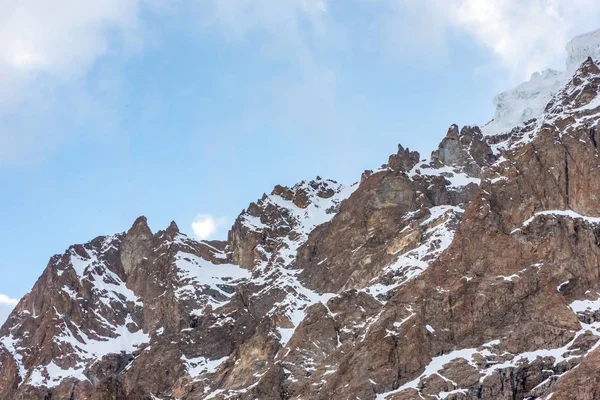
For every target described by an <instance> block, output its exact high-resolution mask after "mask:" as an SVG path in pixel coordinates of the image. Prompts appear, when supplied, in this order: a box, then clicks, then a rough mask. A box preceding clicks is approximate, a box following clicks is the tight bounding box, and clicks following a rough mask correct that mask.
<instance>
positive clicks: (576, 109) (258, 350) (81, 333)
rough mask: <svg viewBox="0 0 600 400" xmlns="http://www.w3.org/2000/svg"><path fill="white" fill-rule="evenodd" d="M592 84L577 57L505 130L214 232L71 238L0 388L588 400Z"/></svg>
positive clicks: (73, 399) (594, 144)
mask: <svg viewBox="0 0 600 400" xmlns="http://www.w3.org/2000/svg"><path fill="white" fill-rule="evenodd" d="M599 94H600V68H598V66H597V63H596V62H595V61H594V60H593V59H588V60H587V61H585V62H584V63H583V64H582V65H581V67H580V68H579V70H577V71H576V73H575V74H574V75H573V77H571V78H570V79H565V82H564V86H563V87H562V88H561V89H560V90H558V91H557V92H556V93H553V96H552V99H551V101H550V103H549V104H548V106H547V107H546V108H545V111H544V113H543V115H541V116H539V117H536V118H533V119H531V120H530V121H528V122H527V123H525V124H523V125H521V126H517V127H515V128H514V129H512V131H510V132H503V133H500V134H493V135H491V134H487V133H486V134H485V135H484V134H483V133H482V131H481V130H480V129H479V128H477V127H464V128H462V129H459V127H458V126H456V125H453V126H451V127H450V129H449V131H448V133H447V135H446V137H445V138H444V139H443V140H442V142H441V144H440V146H439V148H438V149H436V150H435V151H434V152H433V153H432V154H431V156H430V157H429V158H426V159H425V160H420V157H419V154H418V153H416V152H411V151H409V150H408V149H404V148H403V147H402V146H399V147H398V152H397V153H396V154H394V155H392V156H390V158H389V161H388V163H387V164H386V165H384V166H383V167H382V168H381V169H380V170H377V171H374V172H373V171H370V172H366V173H365V174H363V176H362V178H361V181H360V183H357V184H355V185H352V186H350V187H346V186H343V185H340V184H338V183H336V182H334V181H330V180H324V179H321V178H317V179H315V180H313V181H305V182H301V183H299V184H298V185H295V186H293V187H291V188H287V187H284V186H276V187H275V188H274V190H273V191H272V193H271V194H270V195H264V196H263V197H262V198H261V199H260V200H258V201H257V202H255V203H252V204H250V206H249V207H248V209H246V210H244V211H243V212H242V213H241V214H240V216H239V217H238V218H237V219H236V221H235V223H234V225H233V227H232V228H231V230H230V232H229V235H228V239H227V241H210V242H197V241H194V240H192V239H190V238H188V237H186V236H185V235H184V234H182V233H180V232H179V229H178V227H177V225H176V224H175V223H171V225H170V226H169V227H168V228H167V229H166V230H164V231H159V232H156V233H153V232H151V230H150V229H149V227H148V225H147V222H146V219H145V218H144V217H140V218H138V219H137V220H136V221H135V223H134V224H133V226H132V227H131V229H130V230H129V231H128V232H126V233H121V234H117V235H113V236H106V237H98V238H96V239H94V240H92V241H90V242H89V243H86V244H83V245H74V246H71V247H70V248H69V249H67V250H66V252H65V253H64V254H59V255H55V256H53V257H52V258H51V259H50V262H49V263H48V266H47V267H46V269H45V270H44V272H43V274H42V275H41V277H40V278H39V280H38V281H37V282H36V284H35V285H34V287H33V289H32V291H31V292H30V293H29V294H28V295H26V296H25V297H24V298H23V299H22V300H21V301H20V303H19V304H18V305H17V307H16V308H15V310H14V311H13V313H12V314H11V315H10V317H9V318H8V320H7V321H6V323H5V324H4V325H3V326H2V328H1V329H0V400H13V399H24V400H29V399H32V400H35V399H44V400H49V399H51V400H56V399H68V400H83V399H92V400H109V399H110V400H116V399H119V400H120V399H133V400H138V399H139V400H142V399H143V400H156V399H160V400H167V399H169V400H173V399H181V400H196V399H197V400H203V399H257V398H258V399H273V400H283V399H285V400H287V399H323V400H325V399H340V400H342V399H344V400H345V399H363V400H367V399H369V400H372V399H379V400H381V399H388V400H399V399H402V400H406V399H442V398H445V399H455V400H458V399H460V400H463V399H465V400H466V399H468V400H471V399H473V400H474V399H479V400H481V399H483V400H495V399H502V400H503V399H506V400H509V399H510V400H522V399H549V398H553V399H598V398H600V378H599V376H600V374H599V373H598V370H599V369H598V363H599V361H600V350H599V349H598V347H599V346H600V269H599V268H598V266H599V265H600V199H599V198H598V196H599V193H600V175H599V174H598V171H599V170H600V153H599V150H598V140H599V139H600V137H598V127H599V123H600V96H599ZM484 132H485V129H484Z"/></svg>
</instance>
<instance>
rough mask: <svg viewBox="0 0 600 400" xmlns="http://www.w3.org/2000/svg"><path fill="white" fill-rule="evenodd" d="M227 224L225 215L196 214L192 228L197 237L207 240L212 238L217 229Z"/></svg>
mask: <svg viewBox="0 0 600 400" xmlns="http://www.w3.org/2000/svg"><path fill="white" fill-rule="evenodd" d="M226 224H227V217H219V218H215V217H213V216H212V215H208V214H198V215H197V216H196V219H195V220H194V222H192V230H193V231H194V235H195V236H196V238H197V239H200V240H207V239H212V238H214V236H215V234H216V233H218V231H219V229H220V228H222V227H224V226H225V225H226Z"/></svg>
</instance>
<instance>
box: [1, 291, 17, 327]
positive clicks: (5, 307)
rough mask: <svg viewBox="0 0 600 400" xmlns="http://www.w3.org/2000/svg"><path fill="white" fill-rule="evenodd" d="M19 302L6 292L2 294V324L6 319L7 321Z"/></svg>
mask: <svg viewBox="0 0 600 400" xmlns="http://www.w3.org/2000/svg"><path fill="white" fill-rule="evenodd" d="M18 302H19V301H18V300H17V299H11V298H10V297H8V296H6V295H4V294H0V326H2V324H4V321H6V318H8V316H9V314H10V313H11V311H12V310H13V308H15V306H16V305H17V303H18Z"/></svg>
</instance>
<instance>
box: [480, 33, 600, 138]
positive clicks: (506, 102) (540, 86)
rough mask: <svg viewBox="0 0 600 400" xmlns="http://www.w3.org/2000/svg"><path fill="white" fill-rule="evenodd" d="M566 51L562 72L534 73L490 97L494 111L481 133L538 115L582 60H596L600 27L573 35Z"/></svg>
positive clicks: (504, 128) (496, 131) (599, 54)
mask: <svg viewBox="0 0 600 400" xmlns="http://www.w3.org/2000/svg"><path fill="white" fill-rule="evenodd" d="M566 50H567V60H566V70H565V71H564V72H563V71H556V70H553V69H546V70H544V71H542V72H535V73H534V74H532V75H531V78H530V79H529V80H528V81H526V82H524V83H521V84H520V85H518V86H516V87H515V88H513V89H511V90H508V91H506V92H503V93H500V94H499V95H497V96H496V97H494V100H493V101H494V107H495V108H496V110H495V112H494V118H493V119H492V120H491V121H490V122H488V123H487V124H486V125H485V126H484V127H483V128H482V131H483V133H484V134H485V135H488V136H490V135H497V134H502V133H507V132H510V131H511V130H512V129H513V128H515V127H519V126H523V125H524V124H525V123H526V122H527V121H530V120H532V119H535V118H539V117H540V116H541V115H542V114H543V112H544V110H545V108H546V105H547V104H548V103H549V102H550V100H551V99H552V96H554V95H555V94H556V93H558V91H559V90H561V89H562V88H563V87H564V86H565V85H566V84H567V83H568V82H569V81H570V79H571V78H572V76H573V74H575V73H576V71H577V70H578V69H579V67H580V66H581V64H582V63H583V62H584V61H585V60H586V59H588V58H589V57H591V58H592V59H594V60H598V59H600V29H599V30H595V31H593V32H589V33H586V34H583V35H580V36H576V37H575V38H573V39H572V40H571V41H570V42H569V43H568V44H567V47H566Z"/></svg>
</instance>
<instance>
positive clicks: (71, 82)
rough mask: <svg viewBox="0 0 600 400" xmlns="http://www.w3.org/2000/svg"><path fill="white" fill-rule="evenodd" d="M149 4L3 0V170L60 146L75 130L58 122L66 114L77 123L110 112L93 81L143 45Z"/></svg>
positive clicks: (138, 1) (139, 1)
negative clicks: (103, 62)
mask: <svg viewBox="0 0 600 400" xmlns="http://www.w3.org/2000/svg"><path fill="white" fill-rule="evenodd" d="M142 2H143V0H98V1H93V2H81V1H78V0H57V1H53V2H47V1H44V0H22V1H12V0H0V78H1V79H0V149H1V150H0V165H1V164H6V163H20V162H27V160H26V159H30V158H34V157H36V156H38V155H40V154H41V153H44V152H48V151H50V152H51V151H53V150H54V149H55V148H56V147H58V146H60V142H61V141H62V139H63V136H65V135H66V133H65V131H67V130H68V129H67V127H65V126H60V127H56V129H53V128H55V127H54V126H53V124H57V125H60V123H59V122H58V121H59V120H60V116H59V115H60V114H63V115H64V114H65V113H66V110H65V108H68V107H70V111H69V112H70V114H71V118H70V119H78V118H82V116H83V118H85V117H87V116H86V115H84V114H85V113H86V112H87V113H89V112H90V110H99V113H102V111H103V109H104V108H105V107H104V105H102V104H98V100H93V99H94V98H96V99H99V98H101V96H98V97H96V95H97V93H94V90H93V89H92V88H90V87H86V82H85V78H86V76H87V75H88V73H89V72H90V71H91V70H92V69H93V68H94V66H95V65H96V64H97V62H98V60H100V59H102V58H103V57H105V56H107V55H112V54H115V53H118V52H119V51H122V50H123V49H126V48H127V49H136V48H138V47H139V45H140V41H141V37H142V35H141V32H142V28H141V20H140V13H141V8H142ZM59 99H60V100H59ZM91 102H94V103H95V104H93V105H92V104H90V103H91ZM86 105H88V106H91V107H89V108H87V107H86ZM94 112H96V111H94ZM103 118H104V117H99V118H98V120H102V119H103ZM81 131H83V129H82V130H81Z"/></svg>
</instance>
